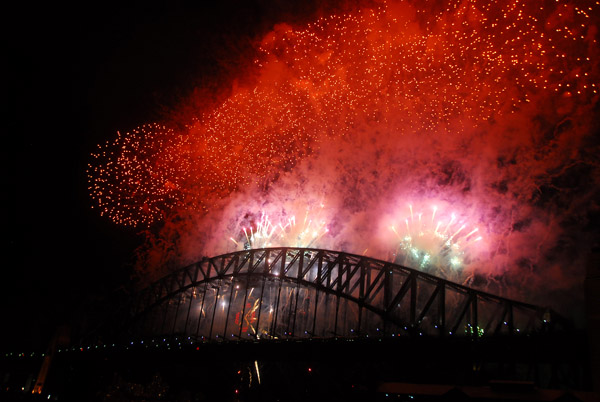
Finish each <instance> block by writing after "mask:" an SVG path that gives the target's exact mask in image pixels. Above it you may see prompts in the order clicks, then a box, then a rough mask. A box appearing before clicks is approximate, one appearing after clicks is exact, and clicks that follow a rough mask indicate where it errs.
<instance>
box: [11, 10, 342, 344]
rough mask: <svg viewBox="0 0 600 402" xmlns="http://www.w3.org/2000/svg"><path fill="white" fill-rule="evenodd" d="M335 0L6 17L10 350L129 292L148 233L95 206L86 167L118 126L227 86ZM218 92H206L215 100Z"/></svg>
mask: <svg viewBox="0 0 600 402" xmlns="http://www.w3.org/2000/svg"><path fill="white" fill-rule="evenodd" d="M331 3H334V2H318V1H315V2H286V1H266V0H263V1H260V0H255V1H244V2H241V1H239V2H236V1H225V2H218V4H209V5H206V4H202V2H199V3H198V4H195V5H191V4H187V3H185V2H167V1H164V2H160V1H153V2H146V1H139V2H130V3H127V4H121V3H114V4H111V3H109V2H97V3H87V2H84V3H62V4H59V3H44V4H37V3H27V4H21V5H15V6H12V7H11V8H7V9H6V10H5V12H4V13H3V14H4V20H5V21H4V34H3V36H2V42H3V48H4V49H5V57H4V59H5V63H6V64H7V65H8V70H9V71H8V73H7V72H5V75H4V85H3V88H4V90H3V92H4V94H5V102H6V105H5V107H4V108H3V109H4V112H5V117H6V118H7V122H8V124H5V125H4V130H3V131H4V133H3V140H4V144H3V146H2V158H1V160H2V171H3V175H2V188H3V191H2V206H3V211H4V214H5V219H6V224H5V225H4V238H5V240H3V241H2V256H3V262H4V263H3V269H2V276H3V279H2V280H1V281H0V282H1V289H0V290H1V294H2V296H1V299H0V300H1V306H2V308H1V311H0V314H1V315H2V317H3V320H2V321H3V322H4V323H5V325H2V327H4V328H11V330H9V331H7V330H4V331H2V335H1V337H0V350H1V351H5V350H10V351H23V352H25V351H28V350H41V349H44V348H45V347H46V344H47V342H48V339H49V338H50V336H51V335H52V333H53V332H54V330H55V327H56V325H60V324H69V323H71V322H73V321H74V320H75V321H76V320H78V319H79V318H80V317H81V314H82V312H84V311H86V310H87V309H89V308H91V307H90V306H93V305H94V303H100V305H101V304H102V301H103V300H106V299H110V298H112V297H113V296H114V295H116V294H124V293H126V292H127V291H128V288H129V285H130V281H129V280H128V278H129V277H130V276H131V268H130V265H131V262H132V258H133V251H134V249H135V247H136V246H137V244H138V243H139V242H140V237H139V236H138V235H136V231H135V230H133V229H124V228H122V227H116V226H115V225H114V224H112V223H110V222H109V220H108V219H105V218H101V217H100V216H99V214H98V213H97V211H95V210H92V209H91V208H90V206H91V199H90V198H89V196H88V191H87V188H86V187H87V180H86V165H87V163H88V162H89V161H90V153H91V152H93V150H94V147H95V145H96V144H100V143H103V142H105V141H110V140H112V139H113V138H114V136H115V135H116V132H117V130H120V131H123V132H126V131H128V130H131V129H133V128H135V127H136V126H138V125H141V124H144V123H149V122H153V121H161V120H163V119H164V118H165V117H167V116H168V115H169V111H170V110H173V109H174V108H175V107H176V106H177V104H178V103H179V102H180V101H181V100H182V99H184V98H186V97H187V96H189V95H190V94H191V93H192V91H193V89H194V88H197V87H209V88H210V87H222V86H225V87H226V86H227V85H229V84H230V82H231V79H232V78H234V77H235V76H236V74H238V72H239V71H240V70H242V69H243V68H244V65H245V63H247V62H248V61H249V60H250V59H251V57H252V49H253V46H254V43H255V39H256V38H259V37H260V36H261V35H262V34H264V33H265V32H266V31H267V30H269V29H271V28H272V26H273V24H274V23H276V22H278V21H288V22H292V23H293V22H301V21H302V19H303V18H309V17H310V16H311V15H312V16H313V17H314V16H315V15H316V14H319V13H320V12H323V10H325V9H327V8H331V7H332V6H331ZM211 101H215V99H208V100H207V102H208V103H210V102H211Z"/></svg>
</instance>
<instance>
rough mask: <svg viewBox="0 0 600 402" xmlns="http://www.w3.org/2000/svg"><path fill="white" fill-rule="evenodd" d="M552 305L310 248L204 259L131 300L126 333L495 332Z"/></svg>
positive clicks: (519, 326) (202, 337)
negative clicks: (542, 305) (519, 300)
mask: <svg viewBox="0 0 600 402" xmlns="http://www.w3.org/2000/svg"><path fill="white" fill-rule="evenodd" d="M559 321H560V318H559V317H557V316H556V315H555V314H554V313H553V312H552V311H551V310H549V309H547V308H543V307H539V306H535V305H532V304H527V303H522V302H518V301H514V300H510V299H507V298H503V297H499V296H496V295H492V294H489V293H486V292H482V291H478V290H475V289H472V288H469V287H466V286H462V285H459V284H456V283H453V282H450V281H447V280H444V279H441V278H438V277H435V276H432V275H429V274H427V273H424V272H421V271H418V270H415V269H411V268H408V267H404V266H401V265H397V264H393V263H389V262H385V261H381V260H376V259H373V258H368V257H364V256H359V255H354V254H348V253H344V252H337V251H330V250H322V249H311V248H289V247H280V248H265V249H251V250H244V251H238V252H233V253H229V254H224V255H220V256H216V257H212V258H204V259H202V260H201V261H198V262H197V263H194V264H191V265H189V266H187V267H185V268H183V269H181V270H179V271H176V272H174V273H172V274H170V275H168V276H166V277H164V278H162V279H160V280H159V281H157V282H155V283H153V284H152V285H150V286H149V287H148V288H146V289H145V290H144V291H142V292H140V293H139V294H138V295H137V296H136V297H135V298H134V300H133V304H132V305H131V306H130V307H129V311H128V318H127V321H126V322H127V323H128V324H127V327H126V328H127V329H126V331H125V332H126V335H127V337H128V338H131V337H134V338H144V337H179V336H181V337H186V338H189V339H192V340H193V341H208V340H213V341H217V340H252V341H255V340H268V339H279V340H283V339H309V338H310V339H314V338H318V339H329V338H384V337H386V338H387V337H398V336H402V337H404V336H411V337H414V336H436V337H465V336H466V337H477V338H480V337H494V336H498V335H516V334H529V333H535V332H538V331H543V330H545V329H547V328H551V327H552V326H553V325H555V324H556V323H557V322H559Z"/></svg>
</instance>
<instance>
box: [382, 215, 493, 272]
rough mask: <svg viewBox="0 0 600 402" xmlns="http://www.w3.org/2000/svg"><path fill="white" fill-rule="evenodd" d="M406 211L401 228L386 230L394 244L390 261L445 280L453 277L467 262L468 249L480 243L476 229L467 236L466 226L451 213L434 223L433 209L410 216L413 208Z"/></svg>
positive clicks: (391, 227)
mask: <svg viewBox="0 0 600 402" xmlns="http://www.w3.org/2000/svg"><path fill="white" fill-rule="evenodd" d="M409 210H410V215H409V216H408V217H407V218H405V219H404V221H403V222H402V224H401V225H398V226H396V225H393V226H390V230H391V231H392V232H393V233H394V234H395V236H396V244H397V246H396V250H395V251H394V253H393V261H394V262H395V263H399V264H402V265H406V266H409V267H414V268H418V269H420V270H424V271H434V272H436V273H438V274H441V275H443V276H445V277H456V276H457V275H456V274H455V273H456V272H459V271H461V270H462V268H463V264H464V263H465V261H468V260H469V251H470V248H471V246H472V245H473V244H474V243H476V242H479V241H481V240H482V237H481V236H480V235H479V228H473V229H470V230H469V231H468V232H467V230H466V229H467V226H468V225H467V223H465V222H464V221H463V220H461V219H458V218H457V216H456V214H455V213H451V214H450V216H445V215H444V214H443V213H441V214H438V217H437V219H436V213H437V212H438V207H437V206H434V207H432V208H431V210H430V211H424V212H420V211H419V212H417V213H414V212H413V206H412V205H409ZM440 212H442V211H440ZM440 215H442V216H440Z"/></svg>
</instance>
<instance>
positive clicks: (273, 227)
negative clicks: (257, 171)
mask: <svg viewBox="0 0 600 402" xmlns="http://www.w3.org/2000/svg"><path fill="white" fill-rule="evenodd" d="M242 232H243V236H238V239H237V240H236V239H234V238H233V237H230V240H231V241H232V242H233V243H234V244H235V245H236V247H237V248H238V249H239V248H243V249H251V248H266V247H286V246H287V247H305V248H309V247H316V246H315V243H317V242H318V240H319V239H320V238H321V237H323V236H324V235H325V234H327V233H328V232H329V229H328V228H327V225H326V222H325V221H323V220H321V221H318V222H317V221H314V220H313V219H311V218H310V217H309V212H308V210H307V211H306V214H305V216H304V219H303V220H302V221H298V222H296V217H295V216H291V217H290V218H283V219H282V220H281V221H279V222H278V223H277V224H273V222H272V221H271V220H270V219H269V217H268V215H266V214H265V213H262V214H261V215H260V219H259V220H258V222H257V223H256V224H251V225H249V226H247V227H246V226H242Z"/></svg>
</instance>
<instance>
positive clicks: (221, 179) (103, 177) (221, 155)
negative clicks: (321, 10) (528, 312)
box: [89, 1, 600, 302]
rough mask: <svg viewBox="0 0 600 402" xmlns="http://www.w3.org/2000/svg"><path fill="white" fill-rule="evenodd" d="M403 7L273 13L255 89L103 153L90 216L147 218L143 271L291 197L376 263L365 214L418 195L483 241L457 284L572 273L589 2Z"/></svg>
mask: <svg viewBox="0 0 600 402" xmlns="http://www.w3.org/2000/svg"><path fill="white" fill-rule="evenodd" d="M412 3H413V2H390V3H382V4H381V6H379V7H378V8H373V9H360V10H359V9H357V10H356V11H355V12H352V13H350V14H345V15H333V16H330V17H327V18H321V19H319V20H317V21H314V22H313V23H312V24H309V25H308V26H302V27H291V26H288V25H285V24H281V25H278V26H276V27H275V28H274V29H273V31H272V32H270V33H269V34H268V35H266V36H265V37H264V38H263V40H262V42H261V43H260V45H259V46H258V50H257V56H256V62H255V65H254V66H252V67H251V68H252V69H253V71H254V73H255V74H256V77H257V78H256V80H255V82H253V84H252V85H249V86H247V87H243V88H236V89H235V90H234V92H233V93H232V94H231V96H229V98H228V99H227V100H226V101H225V102H224V103H223V104H222V105H220V106H218V107H216V108H214V109H213V110H210V111H207V112H205V113H203V114H200V112H199V113H198V116H190V118H189V119H188V121H186V122H180V123H184V124H187V128H186V129H184V130H180V131H177V132H176V131H169V130H168V129H163V128H160V127H159V126H152V127H154V131H152V132H150V133H148V134H146V135H145V136H144V135H141V134H140V133H138V132H135V131H134V132H133V134H129V135H126V136H125V137H120V138H119V139H118V140H117V141H116V142H115V143H114V144H108V145H106V146H105V147H101V150H100V152H98V154H97V159H96V163H95V164H92V165H91V166H90V170H89V172H90V187H91V193H92V197H93V198H94V199H95V201H96V204H97V205H98V206H99V207H100V208H101V210H103V211H104V212H105V213H107V214H108V215H109V216H110V217H111V218H112V219H113V220H114V221H116V222H119V223H122V224H126V225H140V224H152V223H155V222H157V221H159V220H162V221H163V222H162V223H160V224H156V225H155V229H154V231H153V232H152V234H150V235H149V237H148V242H147V245H146V247H144V248H143V249H142V250H140V251H141V255H140V259H139V266H140V269H142V268H141V267H143V269H144V270H147V271H150V272H152V273H153V274H154V275H156V274H157V273H164V268H165V267H169V266H170V267H177V266H181V265H183V264H185V263H188V262H191V261H194V260H197V259H199V257H200V256H201V255H216V254H218V253H222V252H226V251H230V249H231V247H232V242H231V241H229V238H230V237H231V236H232V235H235V234H237V233H240V227H241V225H242V223H241V222H242V221H243V220H244V219H247V216H248V214H257V215H259V216H260V214H262V213H267V214H269V216H270V217H271V219H279V218H280V217H286V216H288V217H289V216H290V215H303V214H304V213H305V211H306V210H307V209H308V210H310V211H316V210H319V214H320V215H322V216H323V217H324V218H325V219H326V220H327V222H328V225H329V230H330V232H329V233H328V236H324V237H323V238H322V239H320V243H319V244H318V246H319V247H324V248H332V249H340V250H344V251H347V252H353V253H357V254H361V253H363V252H366V253H367V254H369V255H372V256H374V257H378V258H387V254H386V253H388V251H389V244H388V241H387V240H386V236H389V237H390V238H391V237H392V236H393V234H391V233H389V231H388V232H386V229H382V228H387V227H389V222H391V221H393V220H394V219H396V218H398V217H401V216H405V215H406V207H407V205H408V204H413V205H422V206H424V207H423V208H425V206H427V205H431V203H434V202H435V203H439V204H443V205H445V206H446V212H447V213H451V212H455V213H456V214H457V215H460V217H461V219H463V220H465V221H468V222H469V224H470V225H471V226H473V227H479V229H480V231H481V233H482V237H483V238H484V239H485V242H483V244H484V246H481V247H478V249H477V250H475V251H473V254H472V255H470V256H469V259H468V261H469V264H467V266H465V268H464V277H463V278H462V279H464V278H466V277H468V278H470V279H469V280H470V283H471V284H472V285H473V286H478V287H482V288H487V289H489V290H492V291H495V292H500V293H505V294H509V295H511V296H515V297H519V298H521V299H527V300H530V301H540V302H546V301H547V300H549V299H550V298H551V297H552V298H553V297H555V296H556V295H557V294H560V292H562V291H563V289H570V288H572V287H573V286H578V285H579V284H580V282H581V280H582V272H583V269H584V267H583V264H584V262H585V259H586V255H587V253H588V250H589V246H590V244H591V242H592V241H593V239H592V238H591V237H590V235H589V233H586V231H588V232H592V231H591V229H590V226H593V223H592V222H591V219H593V216H595V214H597V201H596V200H597V199H598V197H597V195H598V194H597V191H598V190H597V183H598V181H597V180H598V169H597V166H598V165H597V156H596V155H597V153H596V152H597V151H598V144H597V141H595V137H594V134H595V132H596V130H597V126H595V117H597V102H598V89H599V88H598V86H599V84H600V81H599V79H598V78H599V77H598V65H597V61H598V49H599V46H598V43H597V28H596V25H595V24H596V23H597V16H598V12H597V9H598V6H597V4H592V3H591V2H581V4H579V3H577V4H576V3H568V2H563V1H551V2H550V1H548V2H517V1H513V2H503V1H498V2H495V3H492V4H490V3H489V2H487V1H485V2H484V1H456V2H450V4H448V5H446V6H445V7H441V5H439V4H438V5H437V6H435V7H431V5H428V4H426V3H425V4H424V5H423V4H422V3H421V2H414V4H412ZM432 9H433V10H437V11H435V12H434V11H431V10H432ZM146 127H148V126H146ZM127 138H130V139H131V140H127ZM103 153H104V155H102V154H103ZM124 166H125V167H124ZM321 204H323V205H324V207H322V208H320V209H319V207H317V206H320V205H321ZM164 217H166V219H163V218H164ZM365 249H367V251H365ZM542 284H543V287H544V292H536V293H535V294H531V290H533V289H538V288H540V287H541V286H542ZM538 295H539V296H538ZM537 297H540V298H541V299H539V300H537V299H536V298H537Z"/></svg>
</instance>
